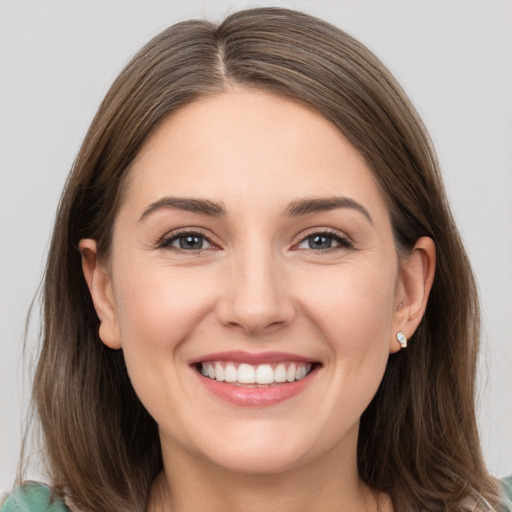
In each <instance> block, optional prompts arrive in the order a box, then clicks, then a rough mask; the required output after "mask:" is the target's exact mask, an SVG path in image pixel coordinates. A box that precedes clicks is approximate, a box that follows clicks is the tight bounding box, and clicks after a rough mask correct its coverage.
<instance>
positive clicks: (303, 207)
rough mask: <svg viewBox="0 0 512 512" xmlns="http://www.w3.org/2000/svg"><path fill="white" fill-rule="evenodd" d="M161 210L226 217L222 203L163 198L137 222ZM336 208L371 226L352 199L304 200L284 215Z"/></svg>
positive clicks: (151, 205) (368, 214) (304, 213)
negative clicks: (355, 213) (352, 212)
mask: <svg viewBox="0 0 512 512" xmlns="http://www.w3.org/2000/svg"><path fill="white" fill-rule="evenodd" d="M162 208H173V209H177V210H184V211H188V212H193V213H199V214H202V215H208V216H211V217H222V216H223V215H226V210H225V208H224V206H223V205H222V203H216V202H215V201H210V200H208V199H192V198H182V197H163V198H161V199H159V200H158V201H155V202H154V203H151V204H150V205H149V206H148V207H147V208H146V209H145V210H144V211H143V212H142V215H141V216H140V218H139V222H141V221H142V220H144V219H145V218H146V217H147V216H148V215H150V214H151V213H153V212H155V211H156V210H160V209H162ZM337 208H352V209H354V210H357V211H359V212H361V213H362V214H363V215H364V216H365V217H366V218H367V219H368V220H369V221H370V224H372V225H373V219H372V217H371V215H370V213H369V212H368V210H367V209H366V208H365V207H364V206H363V205H362V204H360V203H358V202H357V201H354V199H351V198H349V197H323V198H316V197H312V198H304V199H297V200H295V201H292V202H291V203H290V204H289V205H288V207H287V208H286V210H285V211H284V214H285V215H286V216H288V217H299V216H301V215H310V214H313V213H318V212H325V211H329V210H334V209H337Z"/></svg>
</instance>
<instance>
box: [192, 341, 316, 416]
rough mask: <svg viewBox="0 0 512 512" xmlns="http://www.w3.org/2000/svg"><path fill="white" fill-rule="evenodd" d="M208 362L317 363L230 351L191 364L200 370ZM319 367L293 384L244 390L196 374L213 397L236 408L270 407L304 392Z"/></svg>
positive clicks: (288, 356)
mask: <svg viewBox="0 0 512 512" xmlns="http://www.w3.org/2000/svg"><path fill="white" fill-rule="evenodd" d="M205 361H218V362H231V363H235V364H243V363H246V364H249V365H254V366H257V365H274V366H275V365H276V364H278V363H290V362H292V363H315V361H312V360H311V359H308V358H306V357H303V356H298V355H296V354H289V353H284V352H264V353H259V354H253V353H250V352H245V351H229V352H219V353H212V354H206V355H204V356H202V357H201V358H200V359H196V360H193V361H191V362H190V364H191V366H193V367H197V366H198V365H200V363H202V362H205ZM318 369H319V368H318V366H317V365H314V366H313V369H312V370H311V372H310V373H309V374H308V375H307V376H306V377H304V378H302V379H300V380H296V381H294V382H283V383H273V384H270V385H268V386H258V385H247V386H241V385H239V384H237V383H236V382H235V383H231V382H223V381H218V380H215V379H212V378H209V377H206V376H204V375H201V373H200V372H199V371H196V372H195V373H196V375H197V376H198V378H199V380H200V382H201V384H202V385H203V386H205V387H206V389H207V390H208V391H210V392H211V393H212V394H213V395H214V396H216V397H217V398H220V399H221V400H224V401H227V402H229V403H232V404H234V405H238V406H245V407H267V406H271V405H275V404H278V403H281V402H283V401H285V400H287V399H289V398H292V397H294V396H296V395H298V394H299V393H301V392H302V391H304V390H305V389H306V388H307V387H308V386H309V385H310V383H311V382H312V381H313V379H314V377H315V375H316V374H317V373H318V372H317V370H318Z"/></svg>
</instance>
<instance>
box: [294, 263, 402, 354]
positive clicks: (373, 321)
mask: <svg viewBox="0 0 512 512" xmlns="http://www.w3.org/2000/svg"><path fill="white" fill-rule="evenodd" d="M394 292H395V276H394V275H392V273H391V272H389V267H388V269H387V270H386V269H382V268H380V266H374V267H371V266H365V265H347V266H346V267H343V268H332V269H329V271H326V272H324V273H317V274H316V275H315V279H314V281H311V282H310V283H309V285H306V287H305V288H304V289H303V291H302V293H301V296H302V297H303V300H302V302H303V304H304V308H305V309H307V312H308V315H309V316H310V317H311V318H312V319H314V323H315V324H316V325H318V326H319V328H320V329H321V330H322V331H323V333H324V335H325V337H326V338H327V340H329V341H330V343H331V344H332V348H333V349H334V350H335V351H337V352H338V351H339V352H340V355H344V354H345V353H346V352H350V353H353V355H356V354H357V353H360V355H361V357H363V356H364V355H365V354H367V353H368V352H369V348H370V347H372V348H376V347H378V346H383V347H384V348H385V350H386V352H387V348H388V344H389V334H390V329H391V326H392V320H393V312H394V307H393V305H394Z"/></svg>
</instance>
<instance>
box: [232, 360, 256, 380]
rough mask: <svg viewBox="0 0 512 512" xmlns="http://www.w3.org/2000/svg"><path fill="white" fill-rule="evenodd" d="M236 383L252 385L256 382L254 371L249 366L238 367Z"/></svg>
mask: <svg viewBox="0 0 512 512" xmlns="http://www.w3.org/2000/svg"><path fill="white" fill-rule="evenodd" d="M237 380H238V382H240V384H254V383H255V382H256V371H255V370H254V368H253V367H252V366H251V365H250V364H245V363H243V364H241V365H240V366H239V367H238V379H237Z"/></svg>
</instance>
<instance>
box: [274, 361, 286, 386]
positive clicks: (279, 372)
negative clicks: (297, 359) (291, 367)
mask: <svg viewBox="0 0 512 512" xmlns="http://www.w3.org/2000/svg"><path fill="white" fill-rule="evenodd" d="M274 376H275V379H276V382H286V366H285V365H284V364H283V363H280V364H278V365H277V366H276V369H275V370H274Z"/></svg>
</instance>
